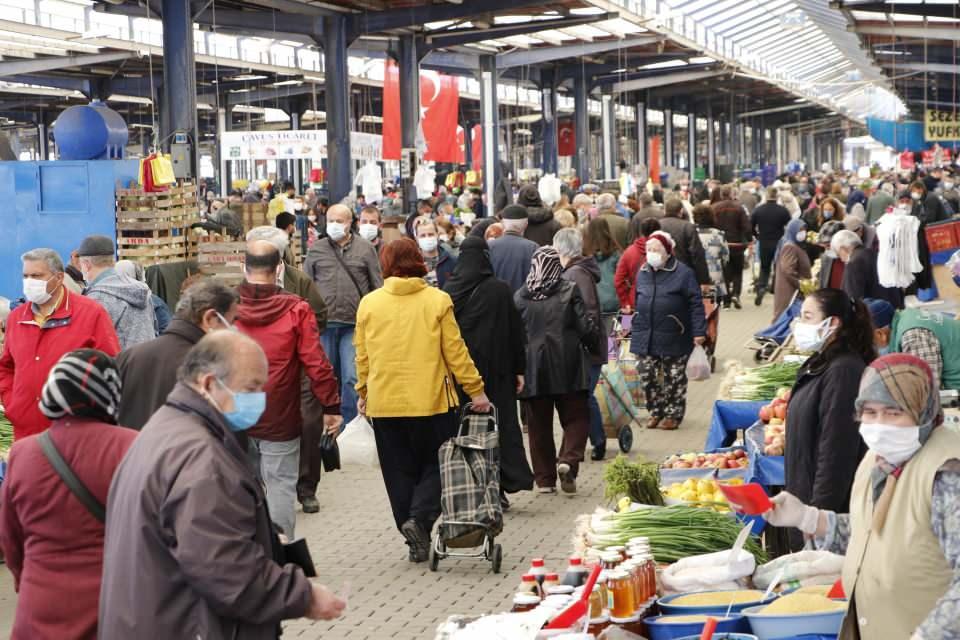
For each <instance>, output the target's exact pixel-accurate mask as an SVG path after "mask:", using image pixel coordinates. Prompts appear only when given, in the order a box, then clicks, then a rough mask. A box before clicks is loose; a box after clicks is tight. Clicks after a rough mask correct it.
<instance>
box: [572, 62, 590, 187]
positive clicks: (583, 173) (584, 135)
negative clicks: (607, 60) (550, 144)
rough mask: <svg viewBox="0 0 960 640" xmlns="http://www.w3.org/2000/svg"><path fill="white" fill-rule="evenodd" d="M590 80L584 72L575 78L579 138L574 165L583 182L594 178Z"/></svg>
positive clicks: (576, 120)
mask: <svg viewBox="0 0 960 640" xmlns="http://www.w3.org/2000/svg"><path fill="white" fill-rule="evenodd" d="M589 91H590V87H589V82H588V81H587V78H586V77H584V75H583V73H582V72H581V73H578V74H577V75H576V76H575V77H574V79H573V118H574V137H575V138H576V140H577V155H575V156H574V158H573V167H574V169H576V171H577V177H578V178H580V183H581V184H587V183H588V182H590V181H591V179H592V178H593V164H592V163H591V161H590V111H589V110H588V106H587V93H588V92H589Z"/></svg>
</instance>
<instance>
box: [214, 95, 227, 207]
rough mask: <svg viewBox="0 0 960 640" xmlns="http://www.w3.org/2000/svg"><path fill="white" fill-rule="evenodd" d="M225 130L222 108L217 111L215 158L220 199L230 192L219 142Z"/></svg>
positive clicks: (225, 159) (225, 115)
mask: <svg viewBox="0 0 960 640" xmlns="http://www.w3.org/2000/svg"><path fill="white" fill-rule="evenodd" d="M226 130H227V110H226V109H224V108H223V107H220V108H219V109H217V143H218V146H217V157H218V158H219V160H220V162H219V164H220V176H219V181H220V197H222V198H225V197H227V192H228V191H229V190H230V184H229V182H228V180H229V179H230V176H229V175H227V173H228V172H227V156H225V155H224V154H223V147H222V146H221V145H220V140H221V139H222V134H223V133H224V132H225V131H226Z"/></svg>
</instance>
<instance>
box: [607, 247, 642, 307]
mask: <svg viewBox="0 0 960 640" xmlns="http://www.w3.org/2000/svg"><path fill="white" fill-rule="evenodd" d="M646 261H647V239H646V237H644V236H640V237H639V238H637V239H636V240H634V241H633V244H631V245H630V246H629V247H627V250H626V251H624V252H623V255H622V256H620V262H618V263H617V273H616V274H615V275H614V276H613V284H614V286H615V287H616V288H617V298H619V299H620V307H621V308H623V309H626V308H628V307H629V308H630V309H632V308H633V307H634V305H635V304H636V302H637V272H638V271H640V267H642V266H643V265H644V263H645V262H646Z"/></svg>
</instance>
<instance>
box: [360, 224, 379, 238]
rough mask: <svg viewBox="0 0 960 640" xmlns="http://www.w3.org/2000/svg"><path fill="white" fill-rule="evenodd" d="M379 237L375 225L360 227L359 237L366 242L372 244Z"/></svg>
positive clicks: (377, 228)
mask: <svg viewBox="0 0 960 640" xmlns="http://www.w3.org/2000/svg"><path fill="white" fill-rule="evenodd" d="M378 235H380V229H379V227H377V225H375V224H362V225H360V237H361V238H363V239H364V240H366V241H367V242H373V241H374V240H376V239H377V236H378Z"/></svg>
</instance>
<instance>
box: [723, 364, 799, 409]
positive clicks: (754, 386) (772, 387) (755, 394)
mask: <svg viewBox="0 0 960 640" xmlns="http://www.w3.org/2000/svg"><path fill="white" fill-rule="evenodd" d="M802 366H803V363H802V362H774V363H771V364H765V365H763V366H761V367H755V368H753V369H745V370H739V369H732V370H731V371H730V373H729V374H728V377H727V380H726V381H725V383H724V386H723V388H722V389H721V394H722V395H723V396H724V397H726V398H728V399H730V400H772V399H773V398H774V397H776V395H777V391H778V390H779V389H780V388H781V387H792V386H793V384H794V383H795V382H796V381H797V372H798V371H800V367H802Z"/></svg>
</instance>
